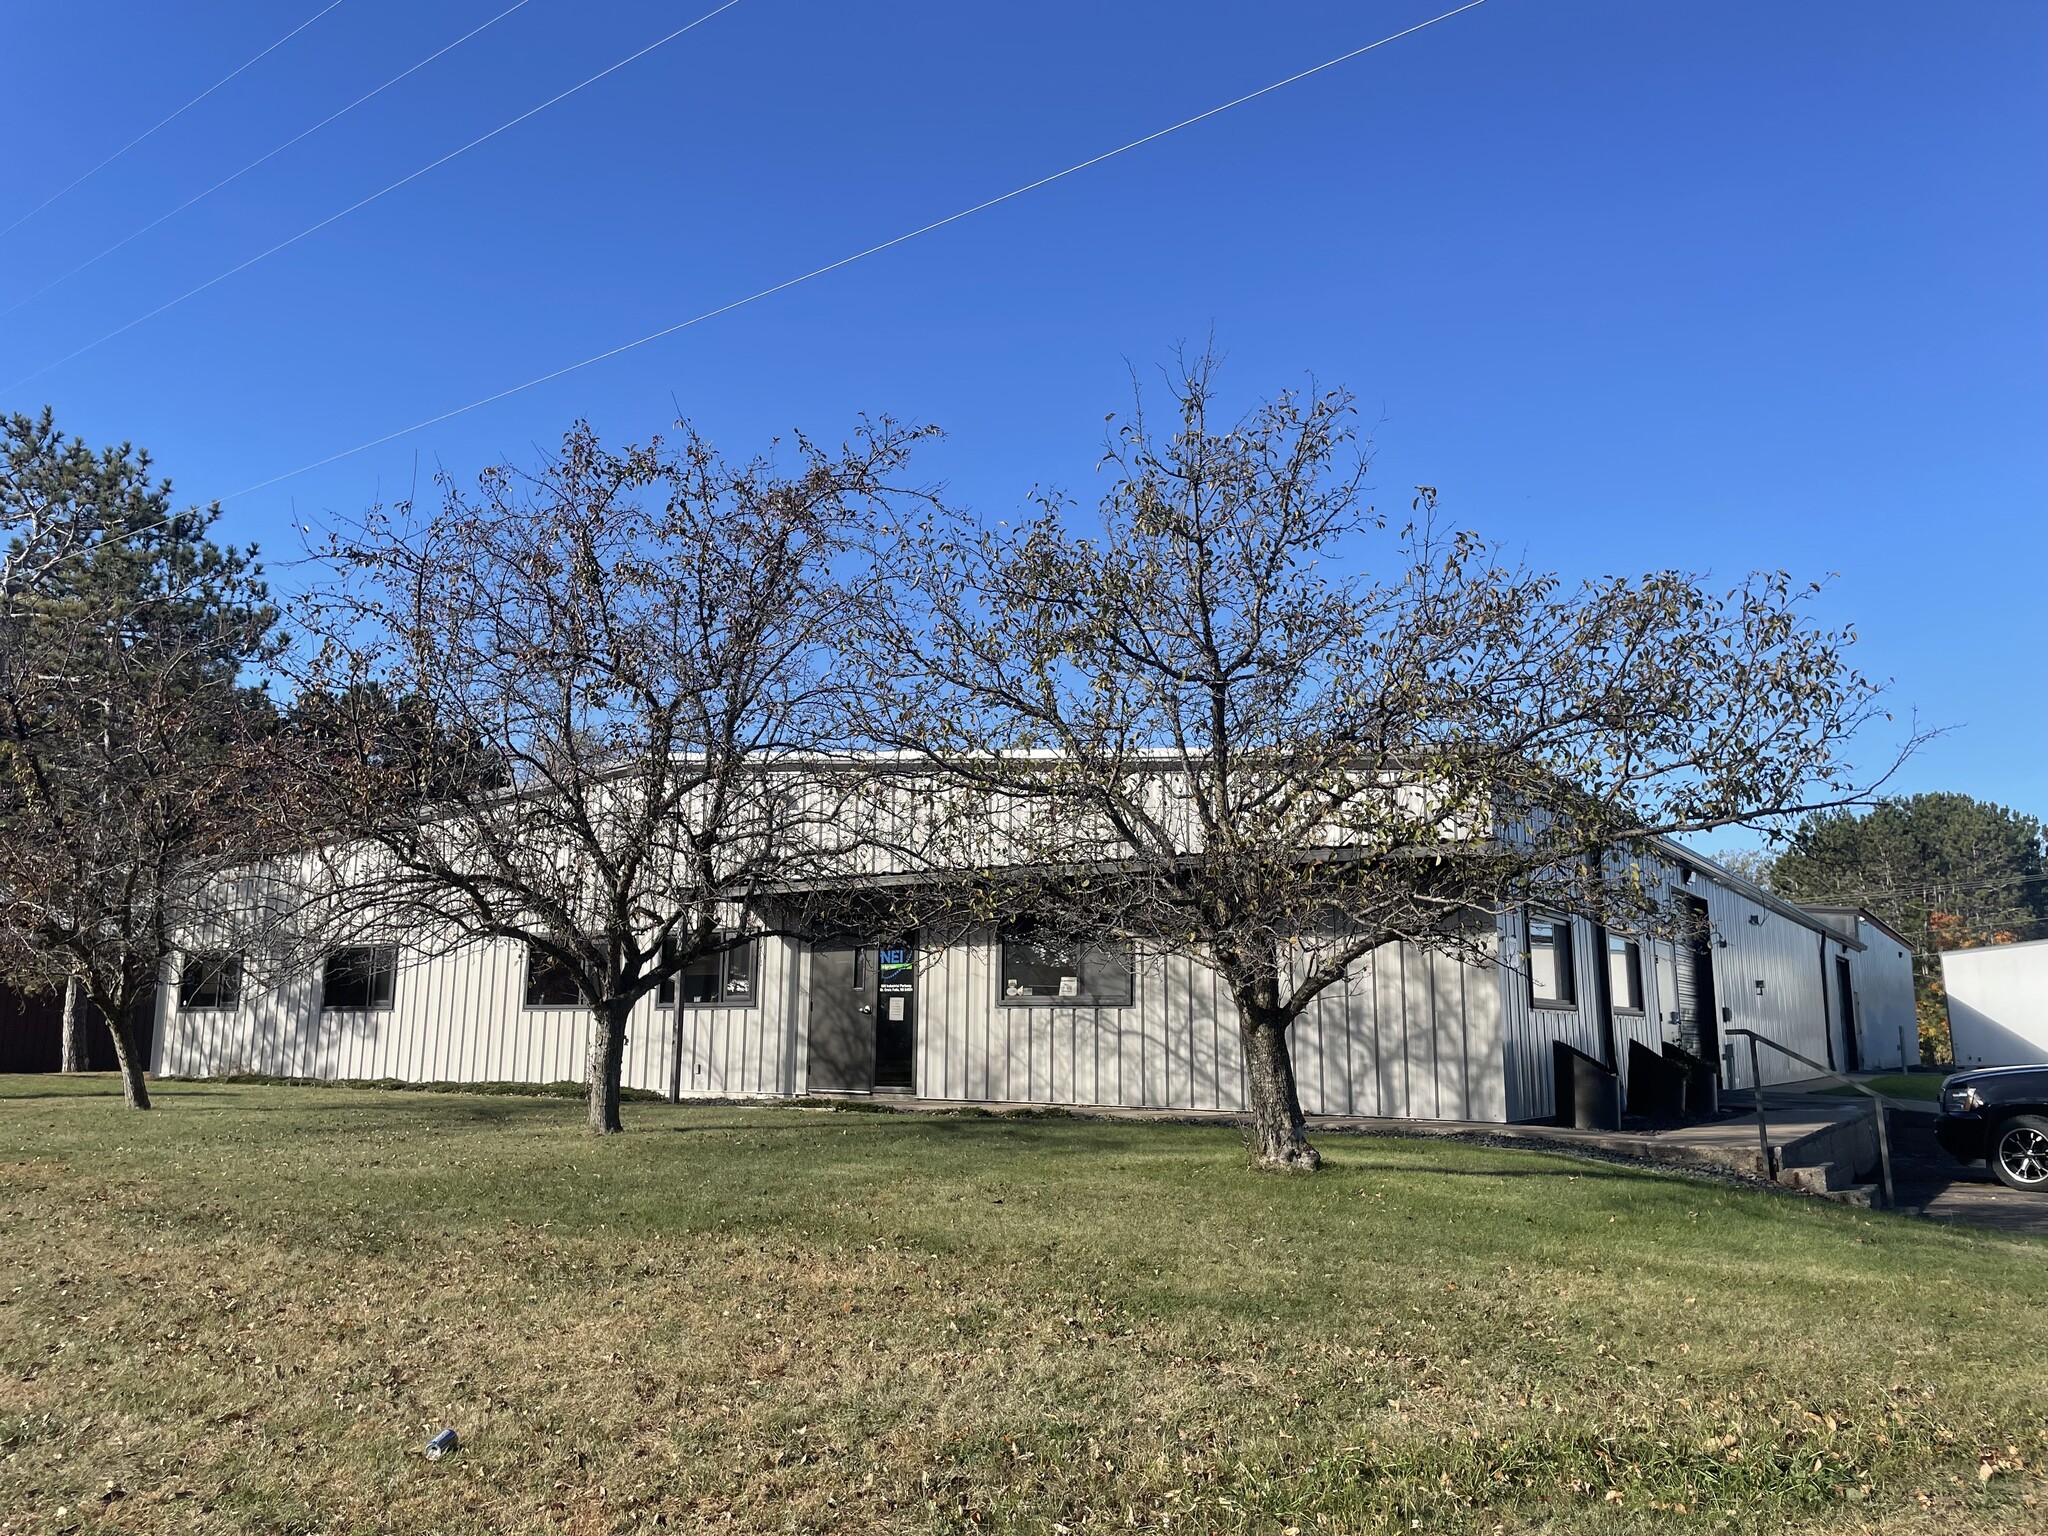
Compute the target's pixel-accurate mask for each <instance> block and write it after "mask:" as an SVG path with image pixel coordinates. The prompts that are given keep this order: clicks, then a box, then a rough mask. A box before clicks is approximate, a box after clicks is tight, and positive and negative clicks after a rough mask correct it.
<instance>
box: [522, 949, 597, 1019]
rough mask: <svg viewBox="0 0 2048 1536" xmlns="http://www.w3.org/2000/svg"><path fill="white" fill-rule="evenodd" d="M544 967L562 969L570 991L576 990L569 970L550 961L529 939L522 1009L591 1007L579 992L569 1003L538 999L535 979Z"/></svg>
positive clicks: (574, 980) (574, 981)
mask: <svg viewBox="0 0 2048 1536" xmlns="http://www.w3.org/2000/svg"><path fill="white" fill-rule="evenodd" d="M542 967H555V968H557V969H560V970H561V971H562V972H563V975H564V978H565V979H566V980H567V981H568V983H569V988H570V990H571V991H572V992H574V991H575V990H576V979H575V978H574V977H573V976H569V975H568V973H567V968H566V967H561V966H559V965H558V964H557V962H555V961H553V960H551V959H549V957H548V956H547V955H546V954H545V953H544V952H543V951H542V950H541V948H540V946H539V945H537V944H535V943H534V942H533V940H531V939H528V940H527V941H526V976H525V985H524V987H523V989H522V991H521V993H520V996H521V998H522V1002H521V1004H520V1006H521V1007H523V1008H588V1007H590V1006H591V1005H590V1004H589V1003H588V1002H587V1001H585V1000H584V998H583V995H582V994H581V993H580V992H577V993H576V995H575V996H574V997H572V998H570V999H569V1000H568V1001H567V1002H558V1001H553V1000H550V999H547V998H536V997H535V996H534V995H533V987H534V978H535V975H536V974H537V973H539V972H540V971H541V968H542Z"/></svg>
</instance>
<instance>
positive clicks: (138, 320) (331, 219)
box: [7, 0, 1477, 390]
mask: <svg viewBox="0 0 2048 1536" xmlns="http://www.w3.org/2000/svg"><path fill="white" fill-rule="evenodd" d="M335 3H336V4H339V3H340V0H335ZM739 3H740V0H725V3H724V4H723V5H719V6H715V7H713V8H712V9H711V10H708V11H706V12H705V13H704V14H703V15H702V16H699V17H698V18H697V19H696V20H695V21H692V22H687V23H685V24H684V25H682V26H680V27H677V28H676V29H675V31H673V32H671V33H669V34H668V35H667V36H665V37H658V38H656V39H655V40H654V41H653V42H651V43H649V44H648V45H647V46H646V47H645V48H642V49H640V50H639V51H638V52H635V53H629V54H627V55H626V56H625V57H624V58H623V59H620V60H619V61H618V62H617V63H616V64H611V65H607V66H606V67H605V68H603V69H601V70H599V71H598V72H597V73H596V74H594V75H592V76H590V77H589V78H588V79H587V80H579V81H577V82H576V84H574V85H572V86H570V87H569V88H568V89H567V90H566V91H560V92H557V93H556V94H555V95H553V96H550V97H549V98H548V99H547V100H546V101H544V102H542V103H541V104H540V105H539V106H537V107H529V108H528V109H527V110H526V111H524V112H522V113H520V114H519V115H518V116H517V117H515V118H511V119H509V120H508V121H506V122H502V123H500V124H498V126H497V127H495V128H493V129H492V130H491V131H490V132H489V133H484V134H479V135H477V137H475V138H473V139H471V140H470V141H469V142H468V143H467V144H464V145H463V146H462V147H461V148H459V149H451V150H449V151H448V153H447V154H445V155H443V156H441V157H440V158H439V159H438V160H430V161H428V162H427V163H426V164H425V165H423V166H421V167H420V168H419V169H418V170H416V171H413V172H411V173H410V174H409V175H405V176H401V177H399V178H398V180H396V181H394V182H392V183H391V184H390V185H389V186H387V187H380V188H378V189H377V190H376V191H375V192H372V193H371V194H370V195H369V196H368V197H363V198H358V199H357V200H356V201H355V202H353V203H350V204H349V205H348V206H347V207H346V208H344V209H342V210H341V212H339V213H331V214H329V215H328V216H327V217H326V218H324V219H322V220H320V222H319V223H317V224H309V225H307V226H306V227H305V228H304V229H302V230H300V231H299V232H298V233H297V234H296V235H293V236H292V237H291V238H290V239H287V240H280V241H278V242H277V244H275V245H273V246H271V247H270V248H269V249H268V250H265V251H258V252H257V253H256V254H255V255H254V256H251V257H250V258H249V259H248V260H247V261H244V262H241V263H239V264H237V265H235V266H232V267H229V268H228V269H227V271H225V272H223V273H221V274H220V275H219V276H217V277H209V278H208V279H207V280H206V281H205V282H203V283H201V284H200V285H199V286H198V287H196V288H188V289H186V290H185V291H184V292H183V293H181V294H179V295H178V296H177V297H176V298H175V299H167V300H165V301H164V302H163V303H161V304H159V305H157V307H156V308H155V309H152V310H150V311H148V312H147V313H146V314H140V315H137V316H136V317H135V318H134V319H133V320H130V321H129V322H128V323H127V324H126V325H121V326H116V327H115V328H114V329H113V330H111V331H109V332H107V334H106V335H104V336H102V337H100V338H99V340H97V341H89V342H87V343H86V344H85V345H84V346H82V347H80V348H78V349H77V350H76V351H74V352H67V353H65V354H64V355H63V356H62V357H60V358H58V359H57V360H56V361H55V362H54V363H45V364H43V366H42V367H40V368H38V369H36V370H35V371H34V372H33V373H25V374H23V375H22V376H21V377H20V378H18V379H16V380H15V381H14V382H13V383H12V384H9V385H8V386H7V388H8V389H9V390H14V389H19V388H20V387H21V386H22V385H24V384H26V383H28V382H30V381H31V380H33V379H39V378H41V377H42V376H43V375H44V374H46V373H48V372H49V371H50V370H51V369H53V368H61V367H63V366H64V365H65V364H66V363H68V362H70V361H71V360H72V359H73V358H78V357H83V356H84V355H85V354H86V353H88V352H90V351H92V350H93V349H94V348H95V347H102V346H105V345H106V344H107V343H108V342H110V341H112V340H113V339H114V338H115V337H116V336H120V335H124V334H126V333H127V332H129V331H132V330H134V329H135V327H136V326H138V325H141V324H142V323H143V322H144V321H146V320H154V319H155V318H156V317H157V316H158V315H160V314H162V313H163V312H164V311H165V310H167V309H175V308H177V307H178V306H179V305H180V304H182V303H184V302H185V301H186V300H187V299H190V298H196V297H197V296H198V295H200V294H202V293H204V292H206V290H207V289H209V288H211V287H213V286H215V285H216V284H218V283H224V282H226V281H227V280H228V279H229V278H231V277H233V276H234V275H235V274H236V273H238V272H246V271H248V270H249V268H251V267H253V266H255V265H256V263H257V262H259V261H264V260H266V259H268V258H269V257H272V256H275V255H276V254H277V253H278V252H279V251H282V250H284V249H286V248H287V247H289V246H294V245H297V244H298V243H299V242H300V241H301V240H303V239H305V238H306V237H307V236H308V235H313V234H318V233H319V232H320V231H321V230H323V229H325V228H326V227H327V226H328V225H330V224H334V223H337V222H339V221H340V220H342V219H345V218H347V217H348V216H349V215H350V214H352V213H354V212H355V211H356V210H357V209H359V208H367V207H368V206H369V205H370V204H371V203H374V202H376V201H377V199H378V198H380V197H383V196H385V195H386V194H388V193H392V192H396V191H397V190H398V189H399V188H400V187H402V186H405V185H407V184H408V183H410V182H415V181H418V180H419V179H420V178H421V177H422V176H424V175H426V174H427V173H428V172H429V171H432V170H436V169H438V168H439V167H441V166H444V165H446V164H447V163H448V162H449V161H450V160H453V159H455V158H456V157H457V156H459V155H466V154H468V153H469V152H470V151H471V150H472V149H475V148H476V147H477V146H478V145H479V144H485V143H488V142H489V141H490V140H492V139H495V138H496V137H497V136H498V135H499V134H501V133H503V132H505V131H506V130H507V129H510V128H516V127H518V126H519V125H520V124H521V123H523V122H525V121H526V120H527V119H528V118H530V117H535V116H538V115H539V114H540V113H542V112H545V111H547V109H548V108H549V107H552V106H553V105H555V103H556V102H559V101H566V100H567V99H568V98H569V97H571V96H574V95H575V94H576V93H577V92H578V91H580V90H582V89H583V88H584V87H585V86H591V85H595V84H597V82H598V81H600V80H602V79H604V78H605V76H607V75H613V74H617V73H618V72H619V71H620V70H622V69H624V68H625V67H626V66H627V65H628V64H631V63H632V62H633V61H634V60H636V59H644V58H645V57H647V55H648V54H650V53H652V52H654V50H655V49H657V48H659V47H661V46H663V45H664V44H666V43H672V42H674V41H675V40H676V39H677V38H679V37H681V36H682V35H683V34H684V33H685V32H689V31H693V30H695V29H696V28H698V27H701V26H702V25H704V23H705V22H707V21H709V20H711V18H712V17H714V16H717V15H719V14H720V13H721V12H724V11H729V10H731V9H732V8H733V7H734V6H736V5H738V4H739ZM1474 3H1475V4H1476V3H1477V0H1474Z"/></svg>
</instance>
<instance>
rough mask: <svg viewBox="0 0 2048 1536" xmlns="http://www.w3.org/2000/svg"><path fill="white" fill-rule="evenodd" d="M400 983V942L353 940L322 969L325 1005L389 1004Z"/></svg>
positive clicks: (362, 1006)
mask: <svg viewBox="0 0 2048 1536" xmlns="http://www.w3.org/2000/svg"><path fill="white" fill-rule="evenodd" d="M397 987H398V946H397V945H395V944H352V945H350V946H348V947H347V948H346V949H337V950H336V951H335V952H334V953H333V954H331V955H329V956H328V957H327V964H326V966H325V967H324V968H323V969H322V970H321V973H320V1006H321V1007H322V1008H389V1007H390V1006H391V1001H392V997H393V995H394V994H395V993H396V991H397Z"/></svg>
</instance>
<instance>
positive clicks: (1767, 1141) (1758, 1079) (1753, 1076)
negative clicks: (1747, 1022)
mask: <svg viewBox="0 0 2048 1536" xmlns="http://www.w3.org/2000/svg"><path fill="white" fill-rule="evenodd" d="M1721 1033H1722V1034H1723V1035H1724V1036H1726V1035H1741V1036H1743V1037H1744V1038H1745V1039H1747V1040H1748V1041H1749V1084H1750V1092H1751V1093H1752V1094H1754V1095H1755V1096H1756V1143H1757V1146H1758V1148H1759V1149H1761V1151H1762V1154H1763V1168H1764V1177H1765V1178H1767V1179H1775V1178H1776V1177H1777V1176H1778V1170H1777V1166H1776V1164H1775V1162H1774V1161H1773V1159H1772V1157H1771V1135H1770V1132H1769V1130H1767V1129H1766V1128H1765V1125H1764V1074H1763V1069H1762V1067H1761V1066H1759V1065H1758V1063H1757V1056H1756V1048H1757V1046H1758V1044H1759V1043H1761V1044H1764V1045H1768V1046H1769V1047H1770V1048H1771V1049H1772V1050H1774V1051H1778V1052H1781V1053H1782V1054H1784V1055H1786V1056H1790V1057H1791V1058H1792V1059H1793V1060H1794V1061H1796V1062H1799V1063H1800V1064H1801V1065H1803V1066H1808V1067H1811V1068H1813V1070H1814V1071H1816V1072H1818V1073H1819V1074H1820V1075H1821V1076H1822V1077H1831V1078H1833V1079H1834V1080H1835V1081H1836V1082H1838V1083H1846V1084H1847V1085H1848V1086H1849V1087H1851V1088H1854V1089H1855V1090H1856V1091H1857V1092H1858V1093H1860V1094H1862V1095H1863V1096H1864V1097H1865V1098H1870V1099H1875V1100H1876V1101H1877V1108H1876V1109H1875V1110H1874V1111H1873V1113H1874V1114H1875V1116H1876V1118H1877V1161H1878V1167H1879V1169H1880V1170H1881V1171H1882V1173H1883V1175H1884V1205H1885V1209H1886V1210H1893V1209H1895V1208H1896V1207H1897V1205H1898V1201H1897V1200H1896V1199H1894V1198H1893V1195H1892V1141H1891V1137H1890V1136H1889V1135H1888V1134H1887V1132H1886V1129H1885V1115H1884V1112H1885V1111H1886V1110H1887V1109H1889V1108H1890V1107H1891V1103H1892V1101H1891V1100H1890V1099H1888V1098H1886V1097H1885V1096H1884V1095H1883V1094H1881V1093H1879V1092H1878V1091H1877V1090H1876V1089H1875V1088H1866V1087H1864V1085H1863V1084H1861V1083H1859V1082H1857V1081H1856V1079H1855V1078H1853V1077H1844V1076H1843V1075H1842V1074H1841V1073H1839V1072H1837V1071H1836V1070H1835V1069H1834V1068H1833V1067H1824V1066H1822V1065H1821V1064H1820V1063H1819V1062H1817V1061H1815V1060H1814V1059H1813V1058H1812V1057H1811V1056H1802V1055H1800V1054H1799V1052H1797V1051H1795V1050H1793V1049H1792V1047H1791V1046H1789V1045H1781V1044H1780V1043H1779V1042H1778V1041H1776V1040H1773V1039H1772V1038H1771V1037H1770V1036H1769V1035H1760V1034H1758V1033H1757V1032H1756V1031H1755V1030H1753V1029H1724V1030H1722V1031H1721ZM1852 1171H1853V1170H1852Z"/></svg>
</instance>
